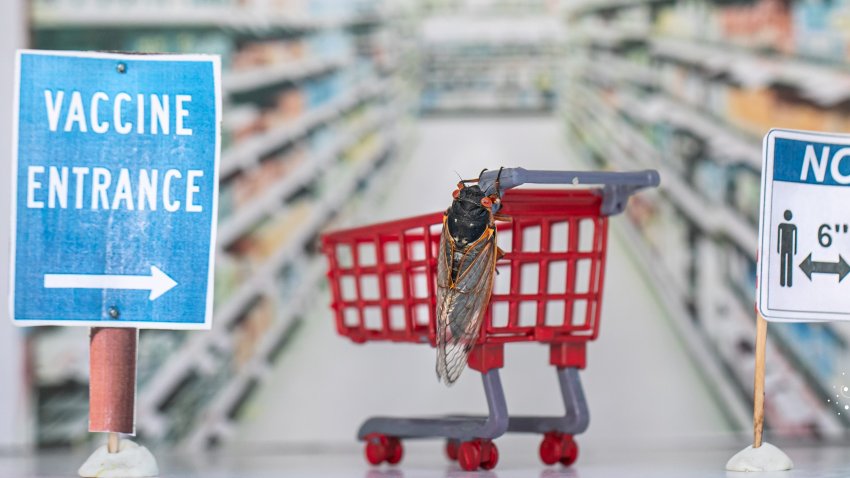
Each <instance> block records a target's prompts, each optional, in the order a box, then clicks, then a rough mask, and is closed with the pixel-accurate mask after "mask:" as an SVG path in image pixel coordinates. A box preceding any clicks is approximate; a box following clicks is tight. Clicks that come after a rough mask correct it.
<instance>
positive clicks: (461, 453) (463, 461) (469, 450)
mask: <svg viewBox="0 0 850 478" xmlns="http://www.w3.org/2000/svg"><path fill="white" fill-rule="evenodd" d="M457 452H458V453H457V462H458V463H459V464H460V467H461V468H463V469H464V470H466V471H475V470H477V469H478V466H479V465H481V444H480V443H478V440H474V441H465V442H463V443H461V444H460V446H459V447H458V450H457Z"/></svg>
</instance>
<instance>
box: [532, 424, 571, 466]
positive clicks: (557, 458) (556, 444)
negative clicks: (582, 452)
mask: <svg viewBox="0 0 850 478" xmlns="http://www.w3.org/2000/svg"><path fill="white" fill-rule="evenodd" d="M540 459H541V460H542V461H543V463H545V464H547V465H554V464H555V463H558V462H561V464H562V465H564V466H570V465H572V464H573V463H575V461H576V459H578V445H577V444H576V442H575V440H573V437H572V435H565V434H563V433H560V432H548V433H546V434H545V435H543V441H542V442H541V443H540Z"/></svg>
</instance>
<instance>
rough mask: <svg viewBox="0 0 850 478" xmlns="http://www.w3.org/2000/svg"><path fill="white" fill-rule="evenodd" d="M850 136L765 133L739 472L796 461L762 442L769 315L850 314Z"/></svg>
mask: <svg viewBox="0 0 850 478" xmlns="http://www.w3.org/2000/svg"><path fill="white" fill-rule="evenodd" d="M848 201H850V136H846V135H836V134H825V133H816V132H807V131H792V130H779V129H775V130H772V131H770V132H769V133H768V134H767V136H765V138H764V163H763V166H762V188H761V215H760V217H761V220H760V224H759V253H758V292H757V308H758V315H759V316H758V327H757V334H756V370H755V394H754V402H755V408H754V412H755V413H754V440H753V446H752V447H750V448H747V449H745V450H744V451H742V452H740V453H738V454H737V455H735V456H734V457H732V459H731V460H730V461H729V463H728V464H727V465H726V466H727V469H729V470H734V471H774V470H787V469H790V468H791V467H793V464H792V463H791V460H790V459H789V458H788V457H787V456H786V455H785V454H784V453H782V451H781V450H779V449H778V448H776V447H773V446H772V445H770V444H768V443H762V423H763V420H764V373H765V342H766V338H767V321H782V322H805V321H837V320H850V294H847V293H846V291H845V287H846V286H845V285H844V282H843V281H844V279H845V277H846V276H847V275H848V273H850V264H848V263H847V259H848V258H850V217H848V215H847V213H846V210H845V209H846V204H848Z"/></svg>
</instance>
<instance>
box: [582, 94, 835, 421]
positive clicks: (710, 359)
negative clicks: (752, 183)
mask: <svg viewBox="0 0 850 478" xmlns="http://www.w3.org/2000/svg"><path fill="white" fill-rule="evenodd" d="M573 112H576V110H573ZM576 121H577V122H579V123H580V124H581V127H582V128H583V129H585V130H589V131H591V132H592V133H593V134H596V135H602V137H608V136H609V132H608V131H607V130H606V129H605V128H599V125H598V121H597V120H596V119H595V118H593V117H592V116H590V115H588V114H587V113H586V112H580V113H579V115H578V116H577V118H576ZM595 144H599V145H601V146H602V147H603V148H606V149H604V150H603V151H600V154H602V156H603V157H606V158H612V159H611V161H612V163H613V164H614V165H615V167H616V168H617V169H629V168H633V167H635V166H636V165H635V164H632V163H630V162H629V160H627V161H623V158H626V157H628V155H627V154H626V150H624V149H622V148H623V147H624V146H623V145H621V144H619V143H618V142H610V141H609V142H598V141H597V142H595ZM630 161H634V159H632V160H630ZM660 173H661V177H662V187H667V188H671V178H673V180H674V181H676V180H677V178H676V176H675V174H670V173H667V172H665V171H660ZM680 187H681V182H678V181H677V184H676V185H672V189H674V190H678V189H679V188H680ZM677 192H679V193H681V191H677ZM686 192H687V188H686ZM685 197H686V196H685ZM681 198H682V197H679V198H678V199H681ZM671 199H672V198H671ZM693 199H694V198H693V197H691V198H689V199H687V200H686V201H689V205H688V206H687V207H691V208H694V210H693V211H691V212H692V213H698V212H699V211H702V212H703V214H705V212H706V211H708V210H710V208H708V209H706V208H705V207H704V202H703V203H702V204H700V203H699V202H697V201H693ZM675 204H676V205H677V206H680V205H681V204H680V203H678V202H676V203H675ZM697 208H702V209H697ZM614 230H615V231H617V233H618V234H620V235H622V236H623V238H624V242H626V243H627V244H629V245H630V246H631V249H632V251H633V253H634V257H635V258H636V260H637V261H638V262H639V263H640V265H641V268H640V269H641V270H643V271H644V272H645V273H646V274H647V275H649V276H650V281H649V282H651V283H654V284H658V285H659V287H657V288H656V292H657V293H658V295H659V298H660V300H661V302H662V304H663V305H664V307H665V309H667V311H668V314H669V317H671V318H672V320H671V323H672V324H673V325H674V328H675V329H676V331H677V333H678V334H679V335H680V337H682V339H683V341H684V342H685V343H686V344H687V346H688V350H689V351H691V353H692V358H693V359H694V361H695V363H696V364H697V365H698V366H699V367H700V368H701V369H702V371H703V373H704V374H705V376H706V378H707V380H708V381H709V382H710V383H711V384H712V387H711V389H712V390H714V391H715V395H716V397H717V399H718V402H719V403H721V404H723V405H724V407H726V408H728V409H727V415H728V418H729V419H730V421H731V422H732V424H733V425H734V426H735V427H736V428H739V429H744V428H746V427H747V426H748V425H749V423H750V420H751V417H750V415H749V413H750V412H749V405H748V403H746V401H745V400H742V399H741V397H746V396H748V394H749V393H751V389H748V388H747V387H746V385H747V381H748V380H749V379H750V376H749V375H748V376H746V377H741V378H740V380H742V381H741V382H739V383H737V384H735V383H734V382H732V381H730V377H729V375H728V374H727V370H730V369H734V367H733V366H732V365H730V364H729V363H726V362H724V361H723V360H722V359H720V358H719V356H718V355H717V353H718V352H717V350H716V349H715V344H713V343H712V342H711V340H710V339H709V338H708V336H707V335H706V332H705V331H704V330H702V329H701V328H700V327H699V326H697V325H696V323H695V322H692V321H691V320H689V317H690V316H691V313H690V312H689V310H688V307H687V305H686V303H685V302H684V299H683V298H684V297H687V296H688V295H689V292H688V291H687V290H686V289H685V288H684V284H681V283H679V282H677V281H675V280H674V279H673V278H674V277H676V275H675V274H674V273H672V272H671V271H668V270H666V267H665V266H664V262H663V261H660V260H659V259H658V257H657V252H653V250H652V248H651V246H649V244H647V242H646V240H645V239H644V238H643V236H642V234H641V233H640V232H639V231H638V230H637V228H636V227H635V226H634V225H633V224H631V222H630V221H629V220H623V221H617V222H615V223H614ZM734 305H735V307H736V310H739V309H740V308H741V305H740V304H739V303H738V302H737V300H735V302H734ZM751 315H752V314H749V315H745V316H751ZM752 326H753V323H752V320H751V321H750V322H749V324H748V326H747V327H748V329H747V330H749V329H750V328H752ZM750 338H751V337H750ZM772 363H774V364H775V365H774V367H777V368H780V369H782V370H784V371H785V372H784V373H783V378H782V379H783V380H785V384H784V385H783V386H782V387H779V386H777V387H775V388H777V389H779V391H778V393H788V392H787V390H782V389H789V388H790V389H792V390H796V392H795V393H796V394H797V395H798V396H802V397H805V399H806V400H807V401H808V402H809V409H810V410H812V411H813V412H812V413H813V414H814V415H815V416H816V417H817V424H818V427H819V428H818V431H819V433H822V434H823V435H824V436H832V437H835V436H838V434H839V433H840V424H839V422H838V420H836V418H835V417H833V416H832V415H831V412H830V411H829V410H827V409H826V407H824V406H823V405H822V404H820V403H819V402H817V395H816V394H813V393H812V392H811V391H810V390H809V389H807V388H806V386H805V383H806V381H805V379H804V378H803V377H801V376H800V375H799V372H798V371H796V370H795V369H794V368H793V367H791V366H790V365H788V364H787V362H786V359H785V358H784V357H782V356H777V357H776V358H774V359H773V362H772ZM788 377H790V378H788ZM730 405H731V408H729V407H730ZM769 418H770V417H769ZM781 419H782V417H781V416H776V417H774V418H773V420H775V421H776V422H781Z"/></svg>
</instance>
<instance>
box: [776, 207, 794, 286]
mask: <svg viewBox="0 0 850 478" xmlns="http://www.w3.org/2000/svg"><path fill="white" fill-rule="evenodd" d="M783 217H785V220H786V221H790V220H791V219H792V218H793V217H794V215H793V214H791V211H789V210H787V209H786V210H785V214H784V215H783ZM776 252H778V253H779V260H780V269H779V285H780V286H782V287H791V279H792V274H793V271H794V254H796V253H797V226H795V225H794V224H791V223H790V222H783V223H781V224H780V225H779V238H778V241H777V243H776Z"/></svg>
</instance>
